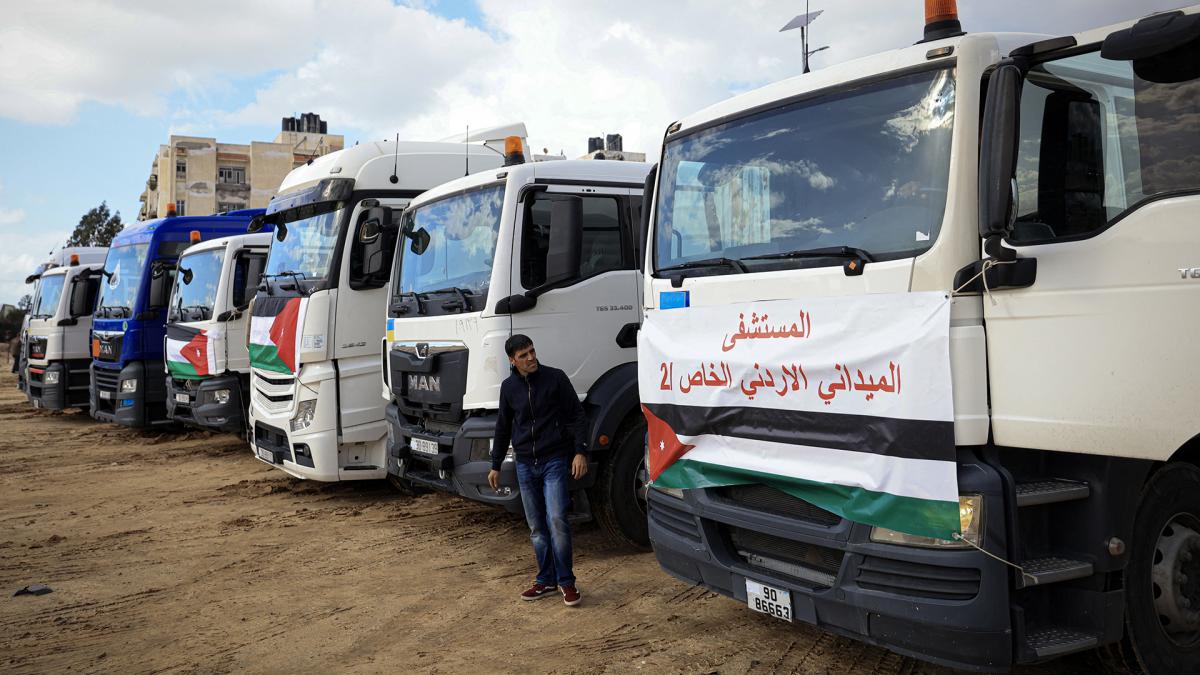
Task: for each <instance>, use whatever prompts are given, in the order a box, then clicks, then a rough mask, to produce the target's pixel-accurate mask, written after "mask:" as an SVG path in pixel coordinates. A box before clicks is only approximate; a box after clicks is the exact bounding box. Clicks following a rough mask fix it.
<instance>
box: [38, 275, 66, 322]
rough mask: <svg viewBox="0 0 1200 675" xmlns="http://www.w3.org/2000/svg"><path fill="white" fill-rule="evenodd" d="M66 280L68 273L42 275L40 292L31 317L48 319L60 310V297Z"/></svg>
mask: <svg viewBox="0 0 1200 675" xmlns="http://www.w3.org/2000/svg"><path fill="white" fill-rule="evenodd" d="M66 280H67V275H65V274H51V275H47V276H43V277H42V279H41V289H40V293H39V294H38V297H37V301H36V302H35V303H34V305H33V311H32V312H30V315H29V316H30V317H31V318H35V319H48V318H50V317H52V316H54V314H55V312H57V311H58V299H59V298H61V297H62V292H63V286H64V284H65V283H66Z"/></svg>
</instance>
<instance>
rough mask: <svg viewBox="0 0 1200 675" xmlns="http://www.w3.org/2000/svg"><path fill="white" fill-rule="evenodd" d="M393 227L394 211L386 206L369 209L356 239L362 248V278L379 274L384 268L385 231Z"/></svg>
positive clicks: (359, 227)
mask: <svg viewBox="0 0 1200 675" xmlns="http://www.w3.org/2000/svg"><path fill="white" fill-rule="evenodd" d="M391 227H392V210H391V209H390V208H388V207H386V206H374V207H371V208H370V209H367V214H366V217H365V218H364V219H363V221H362V223H361V224H359V226H358V232H357V233H356V234H355V238H356V239H357V240H358V245H359V246H360V247H361V248H362V258H361V260H362V270H361V275H362V276H371V275H373V274H378V273H379V272H380V271H382V270H383V267H384V253H385V252H386V251H385V250H384V243H385V242H384V239H385V237H384V230H386V229H389V228H391Z"/></svg>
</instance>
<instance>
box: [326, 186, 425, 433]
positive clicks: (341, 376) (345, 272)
mask: <svg viewBox="0 0 1200 675" xmlns="http://www.w3.org/2000/svg"><path fill="white" fill-rule="evenodd" d="M378 201H379V204H380V205H381V206H389V207H391V208H392V209H394V210H395V213H396V215H397V216H399V213H400V211H401V210H402V209H403V208H404V207H405V206H407V205H408V202H409V201H410V200H409V199H380V200H378ZM366 212H367V209H366V208H363V206H362V204H361V203H360V204H359V205H357V206H355V208H354V211H353V212H352V213H351V214H350V224H349V226H348V227H349V230H348V232H347V233H346V245H345V246H344V247H343V249H344V250H343V251H342V270H341V273H340V275H339V276H340V278H339V280H338V292H337V303H336V309H335V319H334V325H333V331H332V332H331V339H332V340H333V344H332V347H333V349H332V350H331V353H332V354H333V357H334V359H336V361H337V369H338V385H337V386H338V410H339V412H340V414H341V431H342V435H343V440H344V442H367V441H372V440H378V439H379V438H382V437H383V435H384V434H385V433H387V425H386V423H385V422H384V421H383V407H384V403H385V402H384V400H383V399H382V398H381V397H380V396H379V380H380V377H382V366H381V365H380V338H382V337H383V330H384V322H383V317H384V316H385V314H386V308H387V294H388V281H389V280H390V279H391V276H390V270H391V263H390V261H391V260H392V257H393V250H394V246H395V240H394V235H393V234H392V233H387V234H386V235H381V236H391V237H393V239H392V240H391V241H392V243H391V247H390V248H387V250H385V251H384V258H385V260H386V261H388V262H386V263H385V267H384V269H382V270H381V271H380V272H379V273H376V274H373V275H370V276H369V278H368V277H364V276H363V275H362V274H361V268H362V260H361V251H362V247H361V242H360V241H359V238H358V236H357V235H358V232H359V227H360V226H361V224H362V221H363V220H364V219H365V217H366ZM363 425H369V426H363Z"/></svg>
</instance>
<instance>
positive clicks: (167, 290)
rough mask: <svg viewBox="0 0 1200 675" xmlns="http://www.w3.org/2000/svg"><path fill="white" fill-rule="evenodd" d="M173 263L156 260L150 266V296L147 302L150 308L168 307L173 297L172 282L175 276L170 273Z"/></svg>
mask: <svg viewBox="0 0 1200 675" xmlns="http://www.w3.org/2000/svg"><path fill="white" fill-rule="evenodd" d="M172 268H173V265H172V264H171V263H168V262H162V261H155V262H153V263H151V267H150V297H149V301H148V302H147V303H146V304H147V306H148V307H149V308H150V309H158V308H160V307H166V306H167V303H168V302H169V301H170V297H171V282H172V281H173V280H174V277H173V276H172V275H171V274H170V271H171V269H172Z"/></svg>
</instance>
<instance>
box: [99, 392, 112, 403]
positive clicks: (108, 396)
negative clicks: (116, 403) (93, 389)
mask: <svg viewBox="0 0 1200 675" xmlns="http://www.w3.org/2000/svg"><path fill="white" fill-rule="evenodd" d="M112 395H113V393H112V392H111V391H102V392H100V398H102V399H104V400H105V401H107V400H110V399H111V398H112V397H113V396H112Z"/></svg>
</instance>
